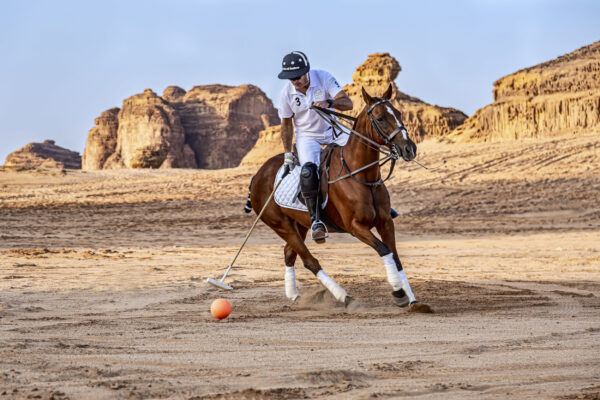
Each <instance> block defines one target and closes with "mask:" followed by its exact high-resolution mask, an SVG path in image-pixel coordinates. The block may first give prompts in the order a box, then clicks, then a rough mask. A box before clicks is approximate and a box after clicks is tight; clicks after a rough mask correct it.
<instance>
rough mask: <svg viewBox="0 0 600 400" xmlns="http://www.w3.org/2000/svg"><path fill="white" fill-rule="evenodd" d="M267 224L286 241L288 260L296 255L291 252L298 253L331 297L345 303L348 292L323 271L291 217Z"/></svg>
mask: <svg viewBox="0 0 600 400" xmlns="http://www.w3.org/2000/svg"><path fill="white" fill-rule="evenodd" d="M269 225H270V226H271V228H272V229H273V230H274V231H275V232H276V233H277V234H278V235H279V236H280V237H281V238H282V239H283V240H285V241H286V243H287V245H288V246H289V249H290V252H289V255H290V259H289V260H292V259H293V260H294V261H295V258H296V256H295V255H294V254H293V252H295V253H296V254H297V255H299V256H300V258H301V259H302V262H303V263H304V267H305V268H306V269H308V270H309V271H311V272H312V273H313V274H315V276H316V277H317V279H318V280H319V281H320V282H321V284H323V286H325V287H326V288H327V290H329V291H330V292H331V294H332V295H333V297H335V298H336V300H337V301H339V302H342V303H346V301H347V299H349V296H348V294H347V293H346V291H345V290H344V289H343V288H342V287H341V286H340V285H338V284H337V283H336V282H335V281H334V280H333V279H332V278H331V277H329V275H327V274H326V273H325V271H323V268H321V264H319V261H318V260H317V259H316V258H314V257H313V255H312V254H311V253H310V251H309V250H308V247H306V244H305V243H304V239H303V238H302V236H301V234H300V232H299V231H298V229H297V228H296V227H297V225H296V223H295V222H293V220H292V219H291V218H289V217H285V218H284V219H283V220H281V221H279V222H278V223H277V224H272V225H271V224H269ZM304 229H305V228H304ZM304 236H306V232H304ZM286 247H287V246H286ZM287 254H288V253H287V252H286V264H287V263H288V259H287Z"/></svg>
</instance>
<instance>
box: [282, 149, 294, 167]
mask: <svg viewBox="0 0 600 400" xmlns="http://www.w3.org/2000/svg"><path fill="white" fill-rule="evenodd" d="M283 165H285V166H286V167H288V169H289V170H290V171H291V170H293V169H294V167H295V166H296V159H295V158H294V154H293V153H285V154H284V156H283Z"/></svg>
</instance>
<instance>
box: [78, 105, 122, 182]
mask: <svg viewBox="0 0 600 400" xmlns="http://www.w3.org/2000/svg"><path fill="white" fill-rule="evenodd" d="M118 115H119V108H118V107H115V108H111V109H110V110H106V111H104V112H103V113H102V114H100V116H99V117H98V118H96V119H95V121H94V123H95V124H96V126H95V127H94V128H92V129H91V130H90V132H89V134H88V137H87V143H86V145H85V151H84V152H83V158H82V168H83V169H85V170H92V169H102V168H104V164H105V162H106V160H107V159H108V157H109V156H110V155H111V154H113V153H114V152H115V149H116V148H117V129H118V128H119V120H118Z"/></svg>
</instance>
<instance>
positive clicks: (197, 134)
mask: <svg viewBox="0 0 600 400" xmlns="http://www.w3.org/2000/svg"><path fill="white" fill-rule="evenodd" d="M95 123H96V126H95V127H94V128H92V129H91V130H90V132H89V134H88V140H87V145H86V148H85V151H84V169H107V168H209V169H213V168H227V167H234V166H236V165H238V164H239V162H240V160H241V159H242V157H243V156H244V155H245V154H246V153H247V152H248V150H250V149H251V148H252V146H253V145H254V143H255V142H256V139H257V138H258V132H259V131H260V130H261V129H265V128H267V127H269V126H270V125H274V124H277V123H279V118H278V116H277V111H276V110H275V108H274V107H273V105H272V103H271V101H270V100H269V99H268V98H267V97H266V95H265V94H264V93H263V92H262V91H261V90H260V89H258V88H257V87H255V86H252V85H242V86H238V87H230V86H224V85H207V86H196V87H194V88H192V89H191V90H190V91H189V92H187V93H186V91H185V90H184V89H182V88H180V87H177V86H170V87H168V88H166V89H165V91H164V92H163V95H162V97H159V96H158V95H156V93H154V92H153V91H152V90H150V89H146V90H145V91H144V93H141V94H137V95H134V96H131V97H129V98H127V99H125V100H124V102H123V107H122V108H121V109H120V110H119V109H118V108H113V109H110V110H108V111H105V112H104V113H102V115H101V116H100V117H98V118H97V119H96V121H95Z"/></svg>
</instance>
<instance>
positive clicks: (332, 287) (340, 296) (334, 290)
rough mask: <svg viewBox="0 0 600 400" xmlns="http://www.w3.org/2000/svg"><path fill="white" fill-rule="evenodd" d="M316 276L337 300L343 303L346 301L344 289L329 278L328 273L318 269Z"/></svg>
mask: <svg viewBox="0 0 600 400" xmlns="http://www.w3.org/2000/svg"><path fill="white" fill-rule="evenodd" d="M317 278H318V279H319V281H321V283H322V284H323V286H325V287H326V288H327V290H329V291H330V292H331V294H332V295H333V297H335V299H336V300H337V301H339V302H341V303H344V302H345V301H346V296H348V294H347V293H346V291H345V290H344V289H343V288H342V287H341V286H340V285H338V284H337V283H336V282H335V281H334V280H333V279H331V278H330V277H329V275H327V274H326V273H325V271H323V270H320V271H319V272H318V273H317Z"/></svg>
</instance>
